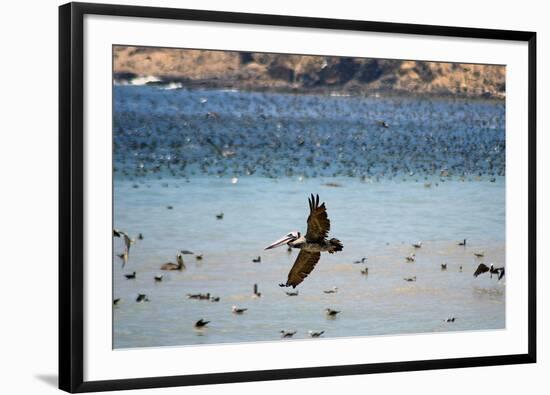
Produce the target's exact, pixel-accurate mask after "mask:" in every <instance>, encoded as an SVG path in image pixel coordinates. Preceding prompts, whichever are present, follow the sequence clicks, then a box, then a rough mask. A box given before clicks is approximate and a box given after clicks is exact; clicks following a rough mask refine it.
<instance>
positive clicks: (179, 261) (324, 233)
mask: <svg viewBox="0 0 550 395" xmlns="http://www.w3.org/2000/svg"><path fill="white" fill-rule="evenodd" d="M308 203H309V215H308V218H307V231H306V233H305V234H303V235H302V234H301V233H300V232H299V231H291V232H289V233H288V234H286V235H285V236H283V237H282V238H280V239H278V240H276V241H275V242H273V243H272V244H270V245H268V246H267V247H265V250H271V249H273V248H276V247H281V246H287V247H288V250H289V251H292V250H293V249H298V250H299V253H298V255H297V257H296V260H295V262H294V264H293V266H292V268H291V269H290V271H289V273H288V278H287V281H286V282H285V283H281V284H279V285H280V286H281V287H292V288H293V290H291V291H285V294H286V295H287V296H298V295H299V291H298V290H296V289H295V288H296V286H298V285H299V284H301V283H302V282H303V281H304V280H305V279H306V278H307V277H308V276H309V274H310V273H311V272H312V271H313V269H314V268H315V266H316V264H317V263H318V262H319V260H320V258H321V252H327V253H329V254H334V253H337V252H340V251H342V250H343V248H344V246H343V244H342V243H341V242H340V240H338V239H335V238H330V239H329V238H328V233H329V231H330V220H329V218H328V214H327V209H326V205H325V203H320V200H319V195H313V194H312V195H311V196H310V197H309V200H308ZM216 217H217V218H218V219H221V218H223V213H222V214H221V217H220V214H218V215H217V216H216ZM113 236H114V237H117V238H121V239H122V240H123V242H124V251H123V252H122V253H121V254H119V257H121V259H122V267H125V265H126V264H127V263H128V260H129V257H130V248H131V246H132V245H133V244H134V243H135V239H132V238H131V237H130V236H129V235H128V233H126V232H124V231H121V230H119V229H114V230H113ZM138 239H140V240H143V235H142V234H141V233H140V234H139V235H138ZM457 245H458V246H462V247H464V248H465V247H466V245H467V240H466V239H464V240H462V241H460V242H458V243H457ZM411 247H412V248H413V252H411V253H410V254H409V255H407V256H406V257H405V261H406V262H409V263H414V262H416V253H415V252H414V251H416V250H419V249H421V248H424V243H423V242H421V241H419V242H417V243H413V244H412V245H411ZM192 254H194V253H193V252H192V251H189V250H180V252H179V253H178V254H177V255H176V262H175V263H174V262H167V263H163V264H161V265H160V266H159V268H160V270H163V271H183V270H185V269H186V266H185V263H184V260H183V255H192ZM473 255H474V257H475V259H481V258H483V257H484V256H485V254H484V253H483V252H480V251H476V252H474V253H473ZM202 257H203V256H202V254H195V258H196V259H197V260H202ZM367 260H368V258H367V257H362V258H361V259H358V260H355V261H354V262H353V263H354V264H365V263H367ZM252 262H254V263H259V262H261V256H257V257H256V258H252ZM440 268H441V270H442V271H446V270H447V268H448V266H447V263H441V264H440ZM459 271H460V272H462V265H460V266H459ZM360 273H361V274H362V275H365V276H368V274H369V270H368V267H367V266H365V267H364V268H362V269H361V271H360ZM483 273H489V275H490V276H491V278H492V276H493V275H495V276H496V277H497V280H498V281H500V280H501V279H502V278H503V277H504V275H505V270H504V267H495V266H494V265H493V264H490V266H487V265H486V264H485V263H483V262H482V263H480V264H479V265H478V267H477V269H476V270H475V272H474V273H473V276H474V277H478V276H479V275H481V274H483ZM124 276H125V277H126V279H128V280H132V279H135V278H136V271H133V272H132V273H126V274H124ZM153 278H154V281H155V282H162V280H163V275H162V274H157V275H155V276H154V277H153ZM403 279H404V281H407V282H416V281H417V276H411V277H405V278H403ZM323 293H325V294H336V293H338V287H336V286H334V287H332V288H331V289H326V290H323ZM252 297H253V298H260V297H262V293H261V292H259V289H258V285H257V284H254V286H253V294H252ZM187 298H188V299H195V300H206V301H210V302H219V301H220V300H221V298H220V296H215V295H213V294H211V293H210V292H207V293H194V294H190V293H188V294H187ZM149 301H150V300H149V298H148V296H147V295H146V294H142V293H139V294H138V296H137V298H136V302H138V303H141V302H149ZM119 302H120V298H116V299H114V301H113V304H114V305H117V304H118V303H119ZM247 311H248V307H239V306H236V305H233V306H232V307H231V313H233V314H235V315H243V314H244V313H246V312H247ZM339 313H341V311H340V310H335V309H332V308H326V309H325V315H326V317H327V318H336V316H337V315H338V314H339ZM444 321H445V322H447V323H450V322H454V321H455V317H449V318H447V319H445V320H444ZM210 322H211V321H210V320H205V319H204V318H200V319H199V320H197V321H196V322H195V323H194V327H195V328H196V329H197V330H202V329H204V328H205V327H207V326H208V324H209V323H210ZM280 333H281V338H283V339H288V338H291V337H293V336H294V335H295V334H296V333H297V331H296V330H281V331H280ZM308 334H309V336H310V337H320V336H322V335H323V334H324V330H321V331H319V330H309V331H308Z"/></svg>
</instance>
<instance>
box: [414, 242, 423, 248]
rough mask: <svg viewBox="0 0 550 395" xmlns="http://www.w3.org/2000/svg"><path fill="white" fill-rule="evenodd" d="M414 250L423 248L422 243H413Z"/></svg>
mask: <svg viewBox="0 0 550 395" xmlns="http://www.w3.org/2000/svg"><path fill="white" fill-rule="evenodd" d="M412 246H413V247H414V248H422V242H421V241H419V242H418V243H413V245H412Z"/></svg>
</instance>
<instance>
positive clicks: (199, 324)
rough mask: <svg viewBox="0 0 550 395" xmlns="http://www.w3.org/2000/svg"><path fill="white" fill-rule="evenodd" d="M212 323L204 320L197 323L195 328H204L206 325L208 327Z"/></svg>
mask: <svg viewBox="0 0 550 395" xmlns="http://www.w3.org/2000/svg"><path fill="white" fill-rule="evenodd" d="M209 323H210V321H205V320H203V319H202V318H201V319H200V320H198V321H197V322H195V328H204V327H205V326H206V325H208V324H209Z"/></svg>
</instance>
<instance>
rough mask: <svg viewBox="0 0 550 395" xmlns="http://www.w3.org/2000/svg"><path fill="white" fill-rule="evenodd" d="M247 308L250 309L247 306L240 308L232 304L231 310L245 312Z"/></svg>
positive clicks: (236, 312)
mask: <svg viewBox="0 0 550 395" xmlns="http://www.w3.org/2000/svg"><path fill="white" fill-rule="evenodd" d="M247 310H248V309H247V308H239V307H237V306H232V307H231V312H232V313H233V314H243V313H244V312H245V311H247Z"/></svg>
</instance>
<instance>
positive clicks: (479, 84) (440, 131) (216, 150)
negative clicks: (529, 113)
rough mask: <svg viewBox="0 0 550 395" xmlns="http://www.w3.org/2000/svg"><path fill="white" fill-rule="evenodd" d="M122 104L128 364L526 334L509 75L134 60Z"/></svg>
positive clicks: (133, 52)
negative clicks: (287, 348) (510, 255)
mask: <svg viewBox="0 0 550 395" xmlns="http://www.w3.org/2000/svg"><path fill="white" fill-rule="evenodd" d="M112 103H113V104H112V191H113V193H112V228H113V229H112V232H113V236H112V262H110V263H108V262H105V263H101V264H110V265H112V276H113V277H112V319H113V321H112V322H113V327H112V348H113V349H130V348H145V347H164V346H180V347H185V346H201V345H213V344H224V343H252V342H300V341H303V342H305V341H312V339H315V340H320V341H322V340H323V339H335V338H356V337H370V336H388V335H391V336H397V335H411V334H434V335H437V333H442V332H456V331H461V332H468V331H488V330H491V331H494V330H505V329H506V327H507V326H506V274H507V273H506V274H505V261H506V65H502V64H472V63H450V62H441V61H438V59H429V60H426V59H381V58H375V57H373V58H368V57H361V58H359V57H341V56H331V55H319V54H285V53H267V52H242V51H230V50H213V49H201V48H170V47H151V46H139V45H131V43H126V44H115V45H113V46H112ZM98 132H101V131H93V132H92V133H98ZM108 237H110V236H108ZM94 264H96V263H94ZM510 275H511V276H513V273H511V274H510ZM511 278H513V277H511ZM511 281H512V280H511ZM510 289H511V288H510Z"/></svg>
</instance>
